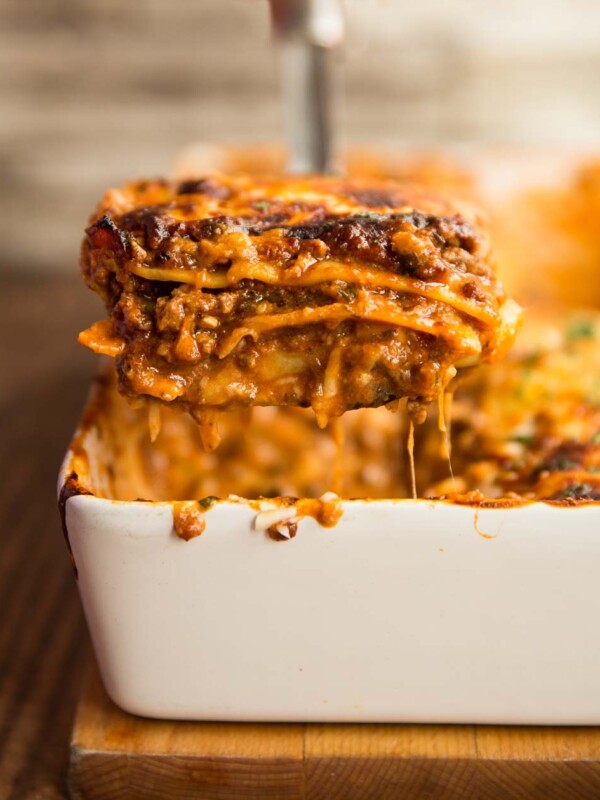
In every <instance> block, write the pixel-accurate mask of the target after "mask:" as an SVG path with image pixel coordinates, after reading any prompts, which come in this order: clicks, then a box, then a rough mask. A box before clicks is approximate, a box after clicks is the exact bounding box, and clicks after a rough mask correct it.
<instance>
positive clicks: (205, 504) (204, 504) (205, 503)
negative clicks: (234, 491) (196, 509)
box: [198, 494, 219, 511]
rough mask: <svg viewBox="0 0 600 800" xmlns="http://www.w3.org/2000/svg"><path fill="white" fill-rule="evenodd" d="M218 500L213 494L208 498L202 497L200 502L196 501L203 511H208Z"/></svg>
mask: <svg viewBox="0 0 600 800" xmlns="http://www.w3.org/2000/svg"><path fill="white" fill-rule="evenodd" d="M218 499H219V498H218V497H215V496H214V495H213V494H209V495H208V497H203V498H202V500H198V505H199V506H200V508H201V509H202V510H203V511H208V509H209V508H212V507H213V506H214V504H215V503H216V502H217V500H218Z"/></svg>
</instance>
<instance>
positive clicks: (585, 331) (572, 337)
mask: <svg viewBox="0 0 600 800" xmlns="http://www.w3.org/2000/svg"><path fill="white" fill-rule="evenodd" d="M565 335H566V338H567V341H568V342H574V341H577V340H578V339H594V338H595V337H596V327H595V325H594V322H593V321H592V320H591V319H577V320H573V322H571V323H570V324H569V326H568V327H567V330H566V333H565Z"/></svg>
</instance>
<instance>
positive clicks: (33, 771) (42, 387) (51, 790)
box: [0, 271, 600, 800]
mask: <svg viewBox="0 0 600 800" xmlns="http://www.w3.org/2000/svg"><path fill="white" fill-rule="evenodd" d="M0 284H1V285H0V343H1V344H0V359H1V361H0V376H1V377H0V460H1V464H0V468H1V475H2V481H0V514H1V515H2V526H1V527H0V609H1V614H2V616H1V619H2V624H1V625H0V800H20V799H21V798H32V799H33V798H35V799H36V800H46V799H47V798H65V797H66V769H67V760H68V755H69V735H70V732H71V726H72V723H73V717H74V711H75V704H76V700H77V696H78V692H79V687H80V681H81V677H82V667H83V665H84V662H85V661H86V660H87V653H88V646H87V636H86V633H85V627H84V624H83V618H82V614H81V611H80V607H79V602H78V598H77V593H76V587H75V582H74V580H73V576H72V573H71V570H70V567H69V563H68V559H67V555H66V551H65V547H64V543H63V540H62V534H61V531H60V525H59V520H58V513H57V509H56V497H55V483H56V476H57V472H58V468H59V464H60V461H61V458H62V455H63V452H64V450H65V448H66V445H67V443H68V440H69V437H70V435H71V433H72V430H73V428H74V425H75V422H76V420H77V417H78V415H79V412H80V409H81V407H82V405H83V402H84V398H85V394H86V391H87V387H88V385H89V381H90V378H91V376H92V374H93V372H94V370H95V367H96V360H95V358H94V357H93V356H91V355H90V354H89V353H88V352H87V351H85V350H84V349H83V348H82V347H80V346H79V345H78V344H77V342H76V335H77V332H78V331H79V330H80V329H81V328H83V327H84V326H85V325H86V324H88V323H89V322H90V321H92V320H94V319H97V318H99V317H100V314H101V309H100V306H99V302H98V301H97V299H96V298H95V297H94V296H93V295H92V294H91V292H89V291H87V290H85V289H84V287H82V285H81V283H80V280H79V278H78V276H77V275H76V274H75V271H74V274H73V275H72V276H71V277H69V278H38V279H35V280H34V279H31V278H27V279H26V278H21V277H18V276H12V277H4V278H2V279H0ZM102 702H104V705H102ZM102 702H101V703H100V704H98V703H96V705H95V706H94V705H92V706H90V708H91V712H92V716H93V714H98V713H100V714H101V715H102V714H104V717H106V716H107V714H108V717H109V718H111V719H113V718H114V719H117V721H119V724H120V725H121V724H122V725H127V726H129V727H131V726H133V728H135V730H136V731H137V732H138V734H139V733H140V731H142V732H144V736H145V737H146V738H147V736H148V735H150V734H151V735H154V734H155V732H156V730H160V731H161V730H163V729H164V728H165V725H166V726H167V727H168V724H167V723H150V724H144V723H142V721H140V720H135V718H129V717H128V716H127V715H124V714H123V713H122V712H118V711H116V710H113V711H110V713H109V712H106V703H107V702H108V701H102ZM98 708H99V709H100V711H98ZM88 710H89V709H88ZM111 715H112V716H111ZM88 717H89V714H88ZM82 719H83V717H81V712H80V726H79V727H80V732H81V730H83V728H82V727H81V720H82ZM86 719H87V718H86ZM123 720H125V721H123ZM84 722H85V720H84ZM94 725H95V723H94ZM94 725H92V728H91V732H92V734H94V735H96V733H95V729H94ZM84 727H85V726H84ZM109 727H110V726H109ZM171 727H172V726H171ZM200 727H202V726H200ZM204 727H205V728H206V727H207V726H206V725H205V726H204ZM208 727H210V726H208ZM213 727H214V726H213ZM217 727H218V726H217ZM246 727H247V726H246ZM250 727H252V726H250ZM263 727H264V726H263ZM284 727H285V726H284ZM287 727H290V726H287ZM295 727H296V728H302V726H295ZM308 727H309V728H310V729H311V730H312V729H314V731H316V733H315V732H314V731H313V732H312V733H311V736H312V739H311V748H312V749H311V750H310V752H308V751H306V745H305V744H303V745H302V747H301V749H300V751H299V752H300V753H301V755H302V758H301V759H300V760H301V761H302V769H303V770H304V769H305V765H304V760H305V758H306V757H307V755H308V756H310V758H309V759H308V762H307V763H308V765H309V767H310V769H309V773H310V774H309V777H310V776H311V775H312V776H313V778H314V781H313V783H314V786H313V789H314V791H313V794H311V795H310V796H314V797H317V796H318V797H319V798H324V800H331V798H332V797H343V796H344V795H345V794H346V792H345V790H344V792H343V793H342V794H339V793H338V794H335V793H332V792H330V791H329V790H330V789H331V787H332V786H333V784H332V783H331V781H332V780H333V778H335V777H336V775H337V777H338V778H340V776H341V774H342V773H339V769H338V768H341V767H340V764H342V766H343V764H344V763H345V762H344V757H346V756H348V759H347V760H348V763H349V767H348V769H350V773H349V775H350V777H349V778H348V780H349V781H350V784H351V785H352V786H354V788H355V790H356V791H358V794H356V793H355V794H353V795H352V796H353V797H354V796H356V797H361V798H366V797H373V796H375V795H373V793H372V791H371V789H372V787H373V785H374V784H373V783H372V782H371V778H370V777H369V775H370V774H371V773H369V772H368V770H367V771H365V769H363V768H361V769H360V770H359V771H358V772H356V769H355V764H354V761H355V758H354V756H356V753H354V751H353V750H352V747H354V744H352V743H353V742H356V741H358V742H359V744H360V748H359V749H360V752H359V753H358V755H360V756H361V758H363V760H364V757H365V755H366V756H367V757H371V756H373V754H374V753H375V755H377V753H379V750H381V748H383V751H385V752H384V755H385V758H384V760H383V762H382V764H383V767H381V768H380V766H381V765H380V764H379V761H378V760H377V759H376V758H375V760H373V759H371V760H372V761H373V763H374V764H375V767H376V768H377V769H376V773H377V774H376V776H375V777H377V780H379V782H380V783H381V780H384V782H385V781H387V783H386V786H388V789H389V792H388V793H387V794H385V797H390V798H395V797H396V796H398V795H397V794H396V790H395V789H394V787H396V788H397V787H398V786H400V785H401V784H398V783H397V781H396V778H394V780H393V781H391V782H390V780H391V779H390V780H388V777H389V776H387V772H386V770H388V767H389V764H390V763H391V762H390V757H391V755H395V756H398V753H396V751H397V750H398V748H399V753H400V756H401V758H404V759H405V760H406V758H407V757H408V756H411V754H412V751H413V750H414V748H415V742H417V744H418V742H420V741H421V740H423V741H425V743H426V750H427V758H428V759H429V761H427V764H430V760H431V758H432V757H434V758H435V757H437V755H439V753H438V750H439V749H440V748H439V746H438V747H437V750H436V747H434V748H433V750H432V747H431V737H432V735H433V734H435V730H433V729H427V730H425V727H426V726H420V729H423V731H421V732H420V733H419V730H417V734H418V735H417V734H415V730H416V729H417V728H419V726H404V729H405V730H404V729H403V731H401V736H400V738H398V737H399V734H398V732H394V730H393V727H394V726H382V727H381V728H380V729H379V730H378V731H376V732H375V733H370V734H369V738H368V741H367V740H365V742H362V743H361V740H360V736H358V735H357V733H356V730H357V729H353V733H352V736H350V737H348V735H347V734H346V733H344V730H345V729H346V728H350V726H308ZM363 727H364V726H363ZM446 727H450V728H451V729H452V730H451V734H452V735H451V736H450V737H449V738H448V737H446V739H448V741H454V740H455V739H456V737H457V736H459V737H460V736H462V737H463V738H465V737H466V738H467V740H468V742H470V745H469V746H471V745H472V744H473V742H472V741H471V739H469V736H471V738H472V734H470V731H471V729H470V728H469V727H468V726H446ZM88 728H89V725H88ZM105 728H106V726H105ZM188 728H190V726H189V725H188V726H187V728H185V726H184V727H181V728H179V729H178V734H180V738H181V736H184V734H185V730H187V729H188ZM326 729H327V730H326ZM148 731H150V734H149V733H148ZM340 731H341V732H340ZM309 732H310V731H309ZM358 733H360V731H358ZM302 735H305V734H302ZM477 735H478V737H479V738H478V739H477V747H476V748H475V760H476V761H477V764H479V761H480V760H481V759H484V760H485V763H484V765H483V766H484V769H483V771H482V769H481V765H479V766H477V764H476V765H475V766H476V770H475V771H476V772H477V770H478V771H479V772H478V774H479V773H481V775H483V777H484V778H485V781H484V784H482V786H485V787H486V788H485V790H483V791H482V790H481V787H480V788H479V789H473V791H471V793H470V794H469V792H468V791H467V792H466V793H465V791H463V789H460V790H459V792H458V794H456V793H455V792H454V791H453V790H452V786H453V785H454V784H452V782H450V783H449V784H448V785H447V786H446V789H447V791H446V793H443V794H441V795H440V794H439V793H438V794H435V793H433V794H432V792H433V789H432V786H433V784H431V780H432V777H431V774H430V766H428V767H427V770H428V772H427V774H426V775H425V778H424V780H425V779H426V780H425V784H423V786H425V785H426V786H429V788H428V789H427V790H426V791H425V790H424V793H423V794H421V793H420V791H419V793H417V794H416V795H415V794H414V793H413V794H410V795H407V796H410V797H413V796H414V797H418V798H419V800H420V798H421V797H423V798H425V797H433V796H435V797H438V796H440V797H441V796H443V797H451V796H452V797H457V796H459V797H461V798H466V797H469V798H470V797H473V798H474V800H479V798H483V797H485V798H489V799H490V800H491V798H502V800H506V798H515V799H516V798H518V800H532V798H533V797H536V798H537V797H540V798H541V797H543V798H544V800H546V798H547V800H566V798H569V800H583V798H585V800H590V799H591V798H597V797H600V788H598V787H600V777H599V776H600V758H598V741H599V736H600V729H598V728H596V729H588V730H587V731H586V730H585V729H535V728H532V729H521V730H516V731H515V730H512V732H511V729H508V728H506V729H500V728H499V729H495V728H489V729H485V730H483V729H482V730H480V731H479V732H478V734H477ZM407 736H408V738H409V739H410V741H408V740H407ZM419 736H420V737H421V739H419ZM194 737H196V734H194ZM386 737H387V738H386ZM390 737H391V740H390V741H391V744H390V742H388V741H387V740H388V739H390ZM415 737H416V738H415ZM423 737H424V738H423ZM96 738H97V736H96ZM133 738H134V739H135V737H133ZM184 738H185V737H184ZM138 739H140V737H139V736H138ZM171 739H172V736H171ZM131 741H133V739H131V738H129V739H128V742H129V745H128V748H127V753H128V754H129V752H130V750H131V749H132V746H133V745H131ZM136 741H137V740H136ZM140 741H142V744H143V743H144V741H145V739H144V738H143V737H142V739H141V740H140ZM170 741H171V740H170ZM195 741H196V738H194V742H195ZM407 741H408V744H407ZM444 741H445V740H444ZM324 742H325V744H323V743H324ZM327 742H330V745H331V747H330V750H331V752H329V750H327V747H326V746H325V745H326V744H327ZM331 742H333V743H334V744H331ZM349 742H350V743H351V744H350V745H349V744H348V743H349ZM134 743H135V742H134ZM138 744H139V742H138ZM328 746H329V745H328ZM424 746H425V745H424ZM324 747H325V749H323V748H324ZM390 747H391V749H390ZM445 747H446V744H443V747H442V755H443V754H444V753H445V750H444V749H443V748H445ZM140 748H141V749H142V750H143V747H142V745H140ZM331 748H333V749H331ZM349 748H350V749H349ZM377 748H379V750H378V749H377ZM411 748H412V749H411ZM96 749H102V748H96ZM104 749H106V748H104ZM138 749H139V748H138ZM471 749H472V748H471ZM388 750H389V752H388ZM305 751H306V752H305ZM419 752H420V751H419ZM109 755H110V754H109ZM142 755H143V753H142ZM413 755H414V754H413ZM128 757H129V756H128ZM333 757H335V759H337V761H336V762H335V763H336V765H337V766H336V767H335V769H333V768H332V765H331V758H333ZM340 759H342V760H341V761H340ZM392 761H393V759H392ZM442 761H443V759H442ZM463 761H464V759H463V760H462V761H461V759H458V761H457V763H458V764H459V766H460V764H462V763H463ZM338 762H339V763H338ZM128 763H129V761H128ZM178 763H179V762H178ZM361 763H362V762H361ZM394 763H395V762H394ZM515 765H516V766H515ZM209 766H210V765H209ZM363 766H364V765H363ZM396 766H397V767H398V764H396ZM442 766H443V765H442ZM401 767H402V764H401V763H400V766H399V767H398V769H400V768H401ZM517 767H518V769H517ZM384 768H385V769H384ZM194 769H196V768H194ZM444 769H445V767H444ZM310 770H312V772H311V771H310ZM319 770H320V771H319ZM400 771H401V772H402V775H404V774H405V772H406V769H404V767H402V769H401V770H400ZM127 774H129V772H128V773H127ZM194 774H195V773H194ZM199 774H200V773H199ZM373 774H375V773H373ZM415 774H417V773H415ZM461 774H462V773H461ZM411 775H412V773H411ZM357 776H358V777H357ZM361 776H362V777H361ZM382 776H383V778H382ZM386 776H387V777H386ZM523 776H525V777H526V778H527V780H525V782H523ZM359 777H360V780H358V778H359ZM392 777H393V776H392ZM211 780H212V779H211ZM307 780H308V779H307ZM398 780H399V778H398ZM403 780H404V779H403ZM411 780H412V778H411ZM315 781H316V783H315ZM328 781H329V783H328ZM344 781H345V778H344ZM357 781H358V782H357ZM361 781H362V783H361ZM365 781H366V783H365ZM486 781H487V782H486ZM338 782H339V781H338ZM428 782H429V783H428ZM342 783H343V782H342ZM413 783H414V781H413ZM446 783H447V782H446ZM388 784H389V785H388ZM430 784H431V785H430ZM307 785H308V784H307ZM344 785H345V783H344ZM377 785H379V784H377ZM411 785H412V784H411ZM415 785H417V784H415ZM418 785H419V786H420V785H421V784H420V783H419V784H418ZM440 785H441V784H440ZM444 785H445V784H444ZM469 785H470V784H469ZM473 786H476V784H473ZM477 786H479V784H477ZM315 787H316V789H315ZM327 787H329V789H328V788H327ZM361 787H362V789H361ZM369 787H370V788H369ZM96 788H97V787H96ZM96 788H94V787H93V786H92V789H93V791H91V793H89V794H87V795H86V796H89V797H93V796H96V795H95V794H94V792H95V791H96ZM213 788H214V787H213ZM155 789H156V786H155ZM317 789H318V791H317ZM534 789H535V791H534ZM538 790H539V791H538ZM211 791H212V790H211ZM215 791H216V789H215ZM555 791H556V792H557V793H556V794H554V792H555ZM110 796H111V797H113V794H111V795H110ZM114 796H119V797H120V796H127V797H133V798H135V800H137V798H138V796H139V795H138V794H137V793H134V794H133V795H132V794H131V793H129V794H124V795H120V794H117V795H114ZM148 796H152V797H154V796H159V795H156V794H151V795H148ZM160 796H162V794H161V795H160ZM182 796H183V795H182ZM185 796H186V797H187V796H194V797H196V796H197V795H196V794H193V795H188V794H185ZM203 796H206V797H209V796H210V797H213V796H217V795H214V793H210V792H209V793H208V794H206V795H204V793H203ZM218 796H219V797H221V794H219V795H218ZM227 796H228V797H229V795H227ZM251 796H252V797H254V796H255V795H251ZM258 796H259V797H260V796H261V795H260V793H259V795H258ZM286 796H287V795H286ZM293 796H294V797H295V796H296V795H293ZM298 796H302V797H307V796H309V795H307V794H306V792H305V790H303V791H301V792H300V794H299V795H298ZM346 796H348V795H347V794H346ZM380 796H382V797H383V796H384V795H380Z"/></svg>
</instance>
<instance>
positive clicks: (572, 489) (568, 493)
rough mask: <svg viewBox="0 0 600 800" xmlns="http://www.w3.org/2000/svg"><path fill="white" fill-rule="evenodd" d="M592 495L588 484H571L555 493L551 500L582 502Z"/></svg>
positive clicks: (592, 491)
mask: <svg viewBox="0 0 600 800" xmlns="http://www.w3.org/2000/svg"><path fill="white" fill-rule="evenodd" d="M593 495H594V488H593V486H590V484H589V483H572V484H571V485H570V486H567V487H566V489H562V490H561V491H560V492H557V493H556V494H555V495H554V497H553V499H554V500H582V499H587V498H589V497H590V496H592V497H593Z"/></svg>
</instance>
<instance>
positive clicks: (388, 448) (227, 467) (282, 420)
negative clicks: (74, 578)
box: [93, 312, 600, 509]
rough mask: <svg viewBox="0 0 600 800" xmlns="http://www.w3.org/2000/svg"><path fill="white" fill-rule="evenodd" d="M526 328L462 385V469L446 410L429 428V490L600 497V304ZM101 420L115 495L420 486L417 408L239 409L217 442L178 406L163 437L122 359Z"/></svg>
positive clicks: (458, 400)
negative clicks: (326, 421)
mask: <svg viewBox="0 0 600 800" xmlns="http://www.w3.org/2000/svg"><path fill="white" fill-rule="evenodd" d="M521 339H522V341H521V343H520V345H519V347H518V349H515V350H514V351H513V352H512V353H511V354H509V355H508V357H507V358H506V359H505V360H504V361H503V362H502V363H499V364H495V365H493V366H484V367H482V368H481V369H479V370H474V371H472V372H471V373H470V374H469V375H468V376H466V377H465V379H464V380H463V381H462V382H461V384H460V385H459V386H458V387H457V389H456V393H455V396H454V401H453V404H452V417H451V418H450V416H449V417H448V420H447V424H448V426H449V428H450V431H449V433H450V439H451V445H452V446H451V458H450V461H451V464H452V468H450V466H449V459H448V454H447V453H446V452H444V451H443V448H442V447H441V446H440V445H441V443H442V442H441V438H442V437H441V436H440V432H439V428H438V420H437V414H436V413H434V409H431V411H430V413H429V414H428V417H427V419H426V420H425V422H424V423H423V424H422V425H421V426H419V428H418V429H416V431H415V456H416V458H415V468H416V481H417V486H418V490H419V491H418V494H419V495H420V496H424V497H428V498H441V499H445V500H448V501H452V502H457V503H468V504H471V505H476V506H479V505H496V504H500V505H502V506H505V505H513V504H514V505H519V504H522V503H525V502H534V501H545V502H552V503H558V504H561V505H573V504H579V503H587V502H593V501H599V500H600V379H599V376H600V314H598V313H597V312H576V313H570V314H566V315H565V317H564V319H563V320H561V321H560V322H552V321H550V322H545V321H538V322H533V321H529V322H528V323H527V324H526V325H525V326H524V330H523V335H522V337H521ZM93 421H94V424H95V425H96V426H97V427H98V428H99V429H101V430H102V431H103V437H102V447H104V448H106V453H105V458H104V461H105V462H106V463H107V464H110V472H109V473H107V474H106V475H105V476H104V483H105V484H106V487H107V496H109V497H113V498H115V499H118V500H135V499H138V498H143V499H146V500H153V501H189V500H191V499H194V498H195V499H196V500H198V501H200V508H202V509H203V508H205V507H208V506H210V504H211V502H212V501H213V500H214V498H217V497H218V498H228V497H230V496H234V497H238V498H240V497H243V498H246V499H248V500H251V501H255V500H256V501H259V500H260V499H261V498H273V499H275V500H276V499H278V498H279V499H281V500H285V499H288V500H289V499H290V498H319V497H322V496H324V495H327V493H329V492H331V491H333V492H335V493H336V494H337V495H339V496H340V497H343V498H371V499H377V498H399V497H407V496H409V495H410V493H411V480H412V477H411V470H410V461H409V458H408V455H407V453H406V448H405V447H404V442H405V440H406V437H407V433H408V430H407V429H408V420H407V419H406V415H404V414H391V413H390V412H389V411H388V410H387V409H386V408H373V409H359V410H356V411H350V412H348V413H346V414H344V415H343V416H342V417H341V419H340V420H339V421H338V423H337V426H334V430H333V431H332V430H329V429H328V430H322V429H320V428H319V427H318V425H317V422H316V419H315V416H314V414H312V413H311V412H310V410H308V409H301V408H296V407H291V406H290V407H280V408H275V407H273V408H257V409H255V410H254V411H253V413H252V415H251V416H249V415H248V414H247V413H246V412H245V411H242V410H234V411H232V412H231V413H229V414H227V415H225V416H224V419H223V443H222V445H221V446H220V447H219V448H218V449H217V450H216V451H214V452H210V453H208V452H205V451H204V450H203V448H202V446H201V436H200V431H199V428H198V426H197V425H196V424H195V423H194V421H193V420H192V419H191V418H190V417H189V416H188V415H186V414H181V413H178V411H177V410H176V409H165V412H164V415H163V423H162V430H161V434H160V436H159V437H158V438H157V439H156V441H155V442H152V441H151V440H150V437H149V436H148V425H147V418H146V414H145V413H144V409H143V408H133V407H132V406H131V404H130V403H128V402H127V401H126V399H125V398H123V397H122V396H121V395H120V394H119V393H118V392H117V390H116V379H115V374H114V370H110V371H109V372H107V373H106V375H105V377H104V378H103V386H102V392H101V396H100V400H99V402H98V408H97V412H96V416H94V417H93ZM336 427H337V428H338V429H337V430H335V428H336ZM340 434H341V435H340ZM451 470H452V471H451Z"/></svg>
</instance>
